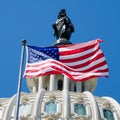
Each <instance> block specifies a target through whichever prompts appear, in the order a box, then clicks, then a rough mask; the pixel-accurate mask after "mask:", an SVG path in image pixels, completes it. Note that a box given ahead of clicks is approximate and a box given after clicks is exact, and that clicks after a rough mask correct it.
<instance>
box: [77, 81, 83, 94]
mask: <svg viewBox="0 0 120 120" xmlns="http://www.w3.org/2000/svg"><path fill="white" fill-rule="evenodd" d="M76 91H77V92H82V83H81V82H76Z"/></svg>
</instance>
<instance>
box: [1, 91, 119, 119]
mask: <svg viewBox="0 0 120 120" xmlns="http://www.w3.org/2000/svg"><path fill="white" fill-rule="evenodd" d="M65 94H66V90H63V91H46V90H44V89H42V90H40V91H39V92H38V93H22V94H21V103H20V104H21V105H22V104H23V105H25V104H29V105H30V106H31V105H32V110H30V111H28V112H30V116H27V111H26V112H25V114H24V113H23V112H21V111H20V114H21V116H24V117H31V118H33V117H34V116H36V117H37V116H38V115H41V118H44V117H46V118H49V117H51V115H50V114H46V113H45V111H44V108H45V104H46V103H49V102H50V101H55V102H57V104H58V106H59V107H60V106H61V107H60V108H59V109H60V110H59V112H60V113H59V114H57V116H56V115H52V118H55V117H58V118H62V117H63V116H64V115H63V114H64V112H65V110H64V109H65V106H66V104H67V105H68V106H69V109H71V110H70V113H71V115H72V116H71V118H74V119H75V118H76V119H78V116H77V115H76V113H75V112H74V110H72V109H74V106H73V105H75V104H78V103H80V104H84V105H85V106H86V107H87V109H88V110H90V111H89V115H88V116H86V117H90V118H91V117H92V118H93V120H95V118H94V117H95V114H96V115H98V116H101V117H102V114H101V111H102V110H103V109H108V110H111V111H114V112H115V113H114V114H116V115H117V117H118V118H120V105H119V103H118V102H117V101H116V100H114V99H113V98H111V97H98V96H94V95H93V94H92V93H91V92H88V91H85V92H83V93H80V92H67V95H68V98H67V99H66V97H65V96H66V95H65ZM15 101H16V95H14V96H13V97H11V98H1V99H0V108H3V109H5V110H4V113H2V112H0V117H1V118H2V117H3V115H4V117H3V118H4V120H6V118H10V117H11V116H12V115H13V111H14V105H15ZM26 109H27V108H26ZM29 109H30V108H29ZM23 110H24V109H23ZM10 111H11V112H10ZM68 111H69V110H68ZM9 112H10V113H11V114H8V113H9ZM1 113H2V115H1ZM93 114H94V115H93ZM69 117H70V116H69ZM116 120H119V119H116Z"/></svg>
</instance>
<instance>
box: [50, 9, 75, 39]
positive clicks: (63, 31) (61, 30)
mask: <svg viewBox="0 0 120 120" xmlns="http://www.w3.org/2000/svg"><path fill="white" fill-rule="evenodd" d="M52 27H53V29H54V36H55V37H56V39H57V40H58V39H61V38H62V39H66V40H70V37H71V34H72V33H73V32H74V26H73V24H72V23H71V20H70V19H69V17H67V15H66V10H65V9H61V11H60V12H59V14H58V19H57V21H56V23H54V24H53V25H52Z"/></svg>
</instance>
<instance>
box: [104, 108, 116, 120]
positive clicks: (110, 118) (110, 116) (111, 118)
mask: <svg viewBox="0 0 120 120" xmlns="http://www.w3.org/2000/svg"><path fill="white" fill-rule="evenodd" d="M103 114H104V118H106V120H115V119H114V115H113V112H112V111H111V110H107V109H104V110H103Z"/></svg>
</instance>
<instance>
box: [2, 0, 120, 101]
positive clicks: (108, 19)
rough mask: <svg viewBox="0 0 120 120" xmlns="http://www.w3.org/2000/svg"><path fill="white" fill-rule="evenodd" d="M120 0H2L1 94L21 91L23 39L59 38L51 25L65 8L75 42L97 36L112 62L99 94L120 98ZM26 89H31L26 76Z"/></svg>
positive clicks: (49, 40)
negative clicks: (20, 67)
mask: <svg viewBox="0 0 120 120" xmlns="http://www.w3.org/2000/svg"><path fill="white" fill-rule="evenodd" d="M119 5H120V0H115V1H113V0H69V2H68V0H54V1H48V0H34V1H33V0H19V1H17V0H7V1H6V0H4V1H3V0H1V1H0V42H1V44H0V55H1V57H0V98H1V97H11V96H13V95H14V94H15V93H16V92H17V83H18V74H19V66H20V54H21V41H22V39H26V40H27V44H30V45H36V46H49V45H52V44H53V43H54V42H55V38H54V37H53V35H52V34H53V29H52V27H51V25H52V23H54V22H55V21H56V19H57V15H58V12H59V10H60V9H62V8H65V9H66V10H67V15H68V16H69V17H70V18H71V21H72V23H73V24H74V27H75V32H74V33H73V35H72V37H71V42H72V43H80V42H86V41H89V40H93V39H96V38H101V39H102V40H104V42H103V43H101V48H102V50H103V51H104V54H105V56H106V60H107V63H108V66H109V71H110V72H109V78H99V79H98V84H97V87H96V90H95V92H94V95H95V96H100V97H101V96H110V97H113V98H114V99H116V100H117V101H119V102H120V93H119V91H120V87H119V86H120V70H119V68H120V40H119V35H120V13H119V12H120V7H119ZM22 91H27V92H28V88H27V86H26V80H25V79H23V83H22Z"/></svg>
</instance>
